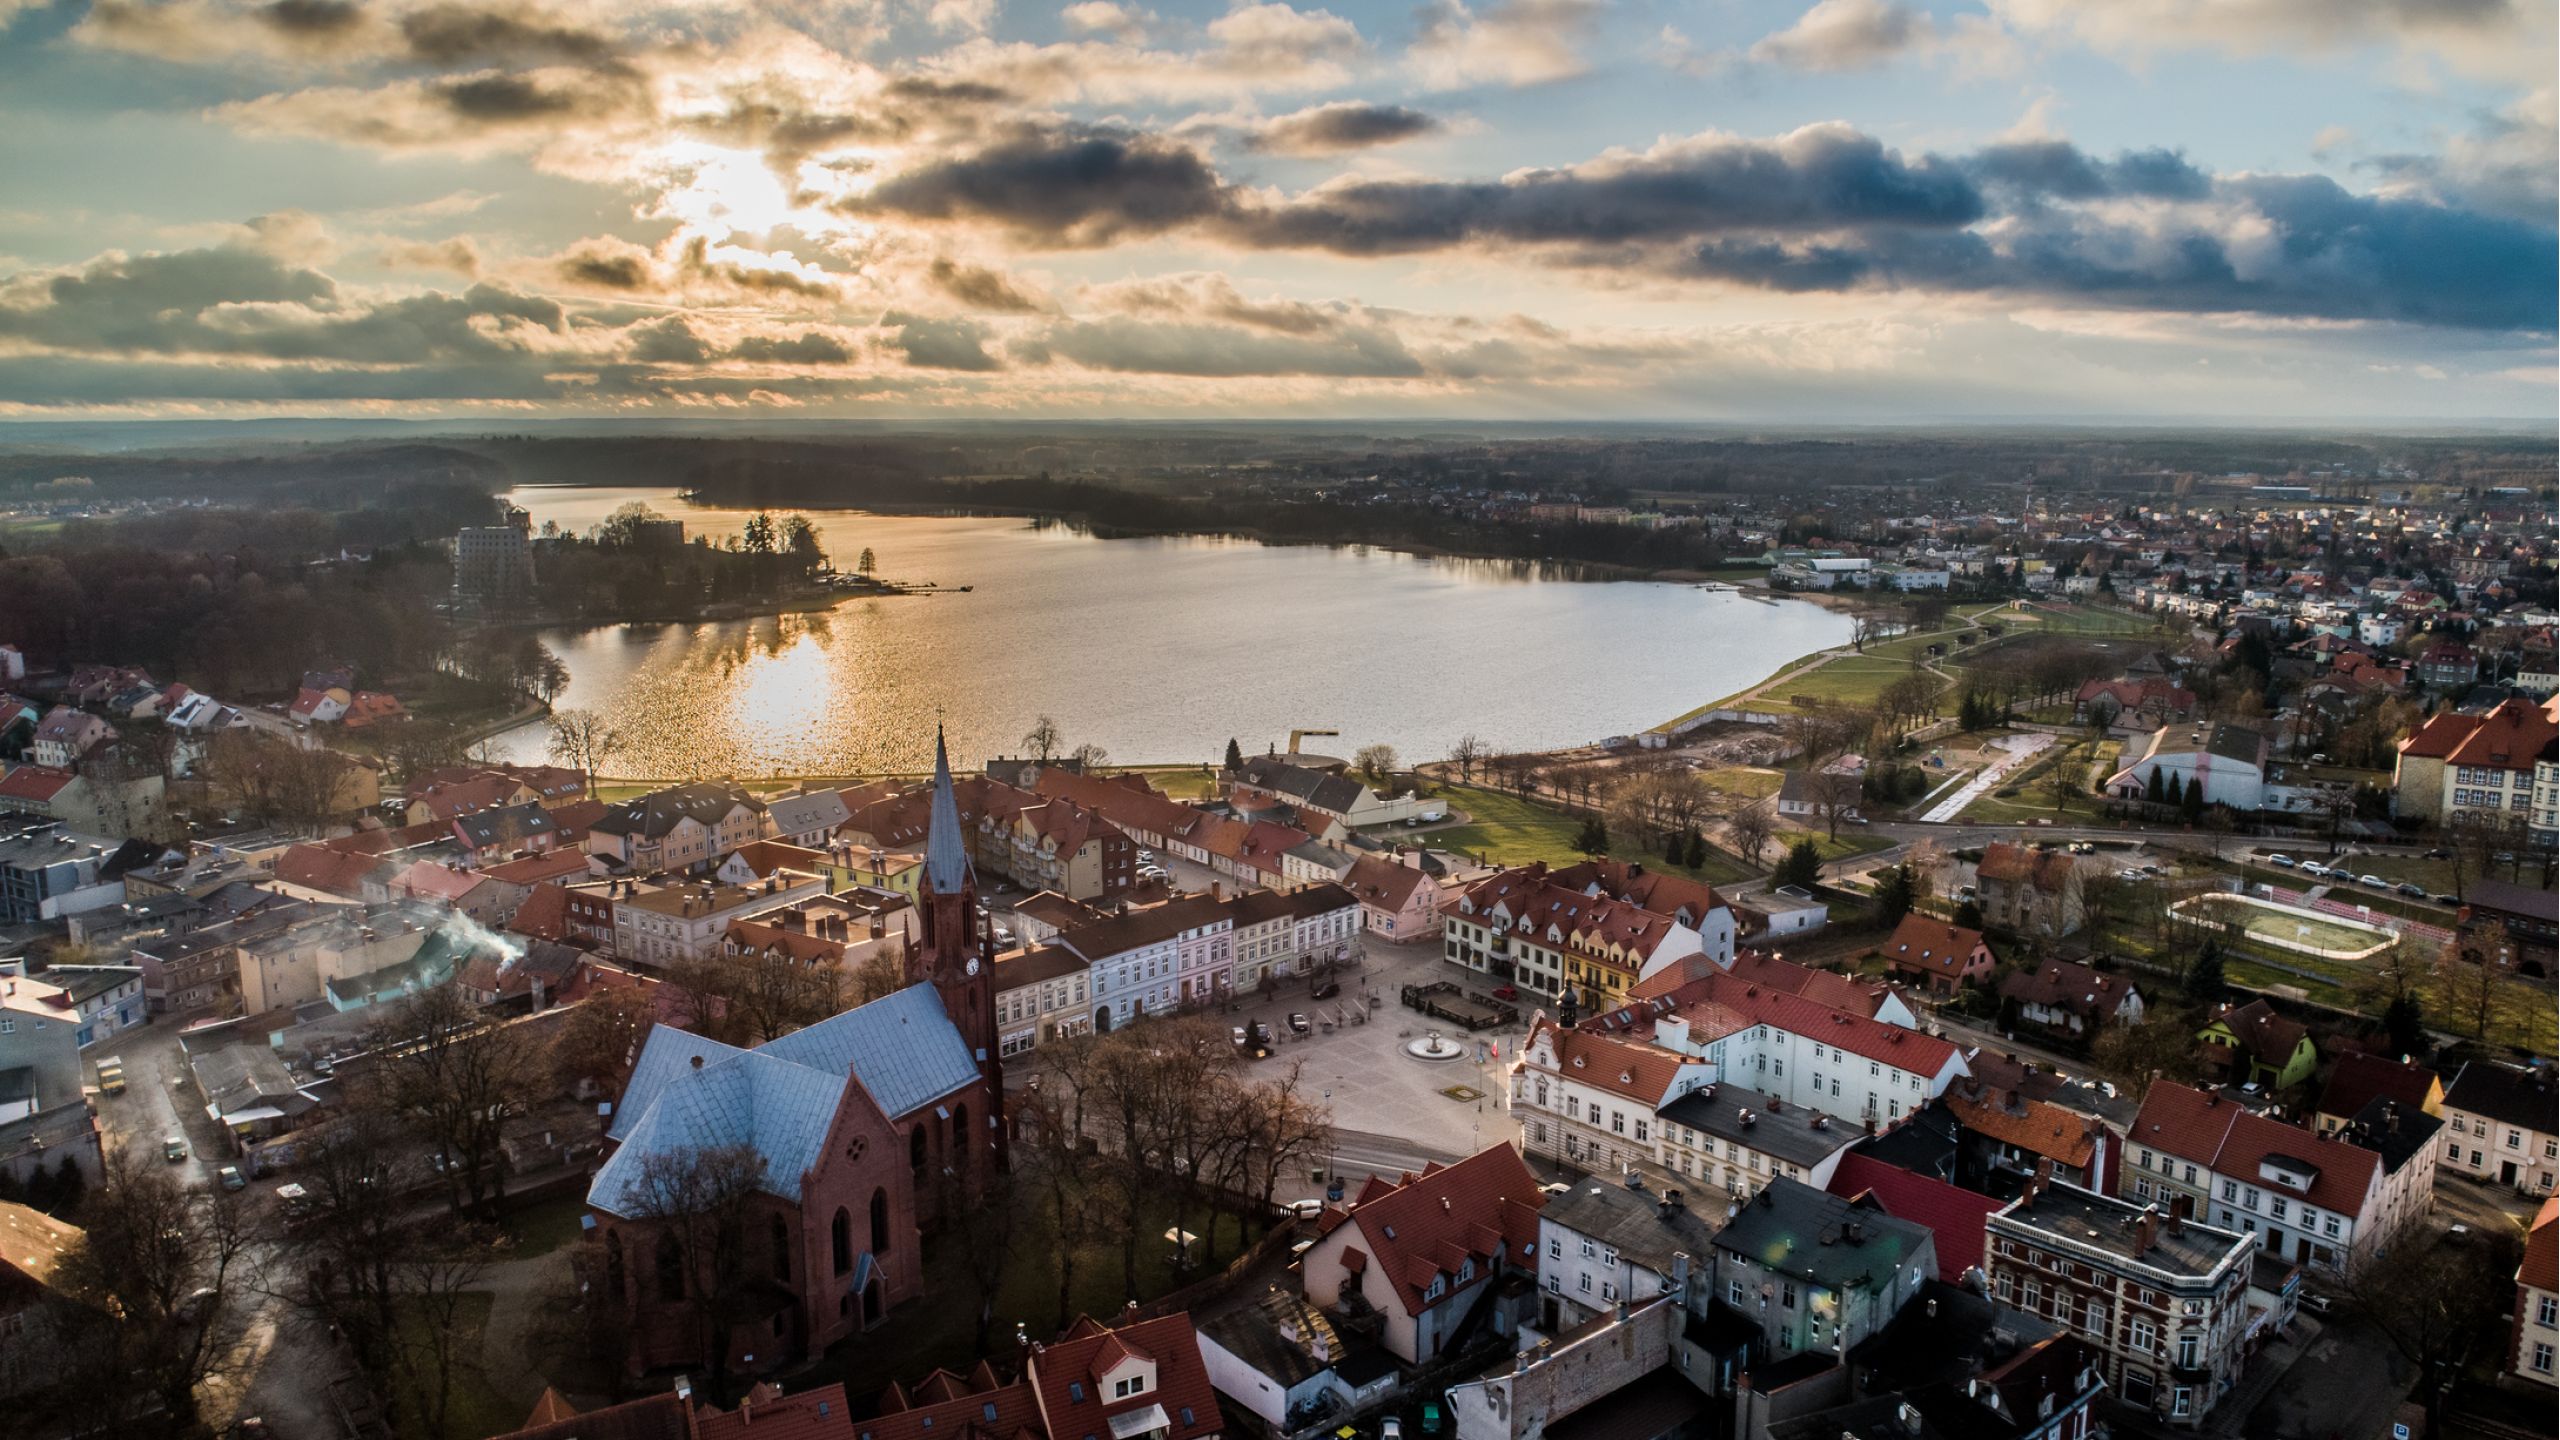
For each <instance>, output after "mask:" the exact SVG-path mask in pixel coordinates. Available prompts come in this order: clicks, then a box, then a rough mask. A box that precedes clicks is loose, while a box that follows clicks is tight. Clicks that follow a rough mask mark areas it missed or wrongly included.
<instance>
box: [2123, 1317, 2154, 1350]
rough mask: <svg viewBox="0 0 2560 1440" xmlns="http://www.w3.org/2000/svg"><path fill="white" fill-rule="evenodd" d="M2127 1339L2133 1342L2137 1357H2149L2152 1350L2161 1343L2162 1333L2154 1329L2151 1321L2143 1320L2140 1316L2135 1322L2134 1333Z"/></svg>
mask: <svg viewBox="0 0 2560 1440" xmlns="http://www.w3.org/2000/svg"><path fill="white" fill-rule="evenodd" d="M2126 1338H2128V1339H2130V1340H2131V1341H2132V1342H2133V1353H2135V1354H2137V1355H2148V1354H2150V1353H2151V1348H2152V1347H2153V1346H2154V1345H2157V1344H2158V1343H2159V1341H2160V1332H2159V1331H2158V1330H2157V1329H2155V1328H2153V1326H2152V1324H2151V1322H2150V1321H2148V1320H2145V1319H2142V1318H2141V1317H2140V1316H2136V1317H2135V1318H2134V1321H2133V1326H2132V1333H2131V1334H2130V1335H2129V1336H2127V1337H2126Z"/></svg>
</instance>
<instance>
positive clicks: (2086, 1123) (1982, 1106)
mask: <svg viewBox="0 0 2560 1440" xmlns="http://www.w3.org/2000/svg"><path fill="white" fill-rule="evenodd" d="M1946 1101H1947V1111H1948V1113H1949V1114H1952V1115H1954V1116H1955V1117H1956V1119H1957V1120H1958V1121H1959V1122H1961V1123H1962V1124H1963V1125H1964V1128H1966V1129H1967V1130H1971V1131H1973V1132H1974V1133H1976V1134H1978V1135H1988V1136H1990V1137H1991V1138H1992V1139H1994V1140H1998V1141H2000V1142H2002V1143H2003V1144H2008V1145H2014V1146H2016V1147H2017V1148H2019V1149H2021V1150H2024V1151H2026V1152H2027V1153H2028V1154H2030V1155H2041V1156H2044V1157H2045V1158H2047V1159H2050V1160H2052V1161H2053V1163H2055V1164H2056V1165H2068V1166H2070V1167H2072V1168H2073V1169H2076V1170H2082V1171H2086V1170H2087V1169H2089V1168H2090V1162H2091V1161H2093V1160H2095V1159H2096V1158H2097V1157H2098V1132H2099V1131H2101V1130H2103V1129H2104V1128H2105V1127H2104V1126H2103V1125H2102V1124H2101V1123H2100V1122H2099V1121H2096V1120H2093V1119H2090V1118H2089V1117H2087V1116H2085V1115H2081V1114H2078V1113H2076V1112H2074V1111H2070V1110H2065V1109H2063V1108H2062V1107H2061V1106H2059V1105H2056V1104H2053V1103H2052V1102H2051V1101H2046V1100H2029V1099H2026V1098H2025V1097H2024V1096H2021V1095H2018V1094H2016V1093H2015V1092H2013V1091H2000V1090H1991V1089H1984V1090H1982V1091H1981V1092H1980V1093H1978V1094H1968V1093H1967V1087H1966V1086H1964V1085H1961V1084H1959V1085H1956V1086H1954V1087H1952V1088H1950V1089H1949V1090H1948V1091H1947V1095H1946Z"/></svg>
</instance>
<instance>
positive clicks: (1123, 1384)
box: [1111, 1373, 1147, 1400]
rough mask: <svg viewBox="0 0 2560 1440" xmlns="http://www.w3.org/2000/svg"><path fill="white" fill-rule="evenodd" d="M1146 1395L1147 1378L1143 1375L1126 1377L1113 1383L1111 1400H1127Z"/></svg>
mask: <svg viewBox="0 0 2560 1440" xmlns="http://www.w3.org/2000/svg"><path fill="white" fill-rule="evenodd" d="M1145 1393H1147V1377H1146V1376H1145V1375H1144V1374H1143V1373H1142V1374H1137V1375H1129V1376H1124V1377H1123V1378H1121V1379H1118V1380H1115V1381H1113V1382H1111V1398H1112V1399H1114V1400H1126V1399H1128V1398H1129V1397H1130V1396H1132V1395H1143V1394H1145Z"/></svg>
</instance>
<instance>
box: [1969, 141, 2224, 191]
mask: <svg viewBox="0 0 2560 1440" xmlns="http://www.w3.org/2000/svg"><path fill="white" fill-rule="evenodd" d="M1965 169H1966V170H1967V171H1968V172H1969V173H1971V174H1972V175H1974V176H1975V177H1976V178H1977V179H1979V180H1981V181H1982V182H1983V183H1985V184H1987V185H1996V186H2005V187H2007V188H2009V189H2011V190H2014V191H2017V192H2020V193H2022V194H2026V195H2031V196H2036V197H2052V198H2057V199H2064V200H2098V199H2104V198H2107V197H2110V196H2136V197H2143V198H2149V199H2158V200H2198V199H2202V198H2203V197H2204V196H2205V195H2206V194H2207V193H2208V192H2210V191H2211V189H2212V187H2213V177H2211V176H2209V175H2207V174H2205V173H2204V172H2203V171H2201V170H2199V169H2197V168H2196V167H2195V166H2193V165H2191V164H2189V163H2188V161H2187V158H2186V157H2185V156H2184V155H2180V154H2177V153H2176V152H2174V151H2168V150H2143V151H2135V152H2128V153H2125V154H2122V155H2118V156H2116V157H2115V158H2114V159H2112V160H2108V159H2102V158H2100V157H2098V156H2094V155H2091V154H2089V153H2088V152H2087V151H2084V150H2082V149H2080V148H2079V147H2078V146H2076V145H2073V144H2072V143H2071V142H2069V141H2067V140H2015V141H2009V142H2005V143H2002V144H1996V145H1990V146H1986V147H1984V148H1983V149H1981V150H1977V151H1975V152H1974V153H1973V154H1972V155H1971V156H1969V157H1968V158H1967V159H1966V161H1965Z"/></svg>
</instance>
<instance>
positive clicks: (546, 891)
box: [507, 884, 569, 940]
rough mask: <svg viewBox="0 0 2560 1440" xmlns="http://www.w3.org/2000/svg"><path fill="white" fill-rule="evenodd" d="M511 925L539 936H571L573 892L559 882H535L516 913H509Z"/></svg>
mask: <svg viewBox="0 0 2560 1440" xmlns="http://www.w3.org/2000/svg"><path fill="white" fill-rule="evenodd" d="M507 928H508V929H509V930H512V931H514V932H515V933H517V934H518V935H529V936H531V937H533V938H534V939H536V940H566V939H568V938H569V892H568V891H566V890H563V889H561V888H560V887H559V886H557V885H551V884H543V885H536V886H534V887H533V890H532V893H530V894H528V895H526V896H525V897H524V902H523V903H522V904H520V905H518V906H516V913H515V914H513V915H510V916H508V917H507Z"/></svg>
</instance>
